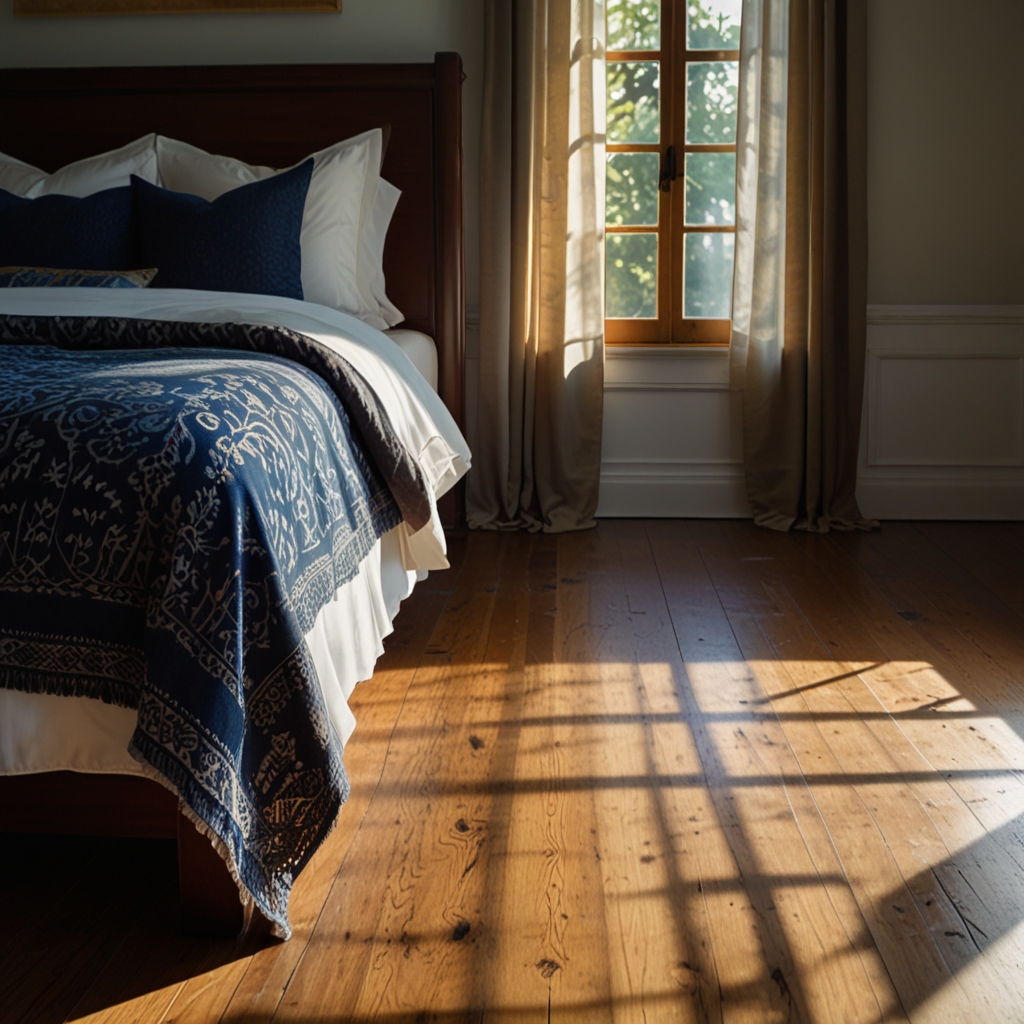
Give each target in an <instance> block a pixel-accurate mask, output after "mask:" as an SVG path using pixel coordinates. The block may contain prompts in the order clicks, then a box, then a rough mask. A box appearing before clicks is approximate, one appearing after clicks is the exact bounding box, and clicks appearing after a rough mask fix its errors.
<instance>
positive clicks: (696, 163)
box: [609, 153, 736, 224]
mask: <svg viewBox="0 0 1024 1024" xmlns="http://www.w3.org/2000/svg"><path fill="white" fill-rule="evenodd" d="M610 187H611V186H610V185H609V188H610ZM686 223H687V224H735V223H736V154H735V153H687V154H686Z"/></svg>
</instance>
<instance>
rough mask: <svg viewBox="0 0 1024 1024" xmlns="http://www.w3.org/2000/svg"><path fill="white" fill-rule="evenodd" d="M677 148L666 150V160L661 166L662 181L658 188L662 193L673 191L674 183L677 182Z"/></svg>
mask: <svg viewBox="0 0 1024 1024" xmlns="http://www.w3.org/2000/svg"><path fill="white" fill-rule="evenodd" d="M676 177H677V174H676V147H675V146H669V147H668V149H666V150H665V160H664V162H663V163H662V165H661V179H660V181H659V182H658V187H659V188H660V189H661V191H662V192H671V191H672V182H673V181H675V180H676Z"/></svg>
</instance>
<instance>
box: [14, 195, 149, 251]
mask: <svg viewBox="0 0 1024 1024" xmlns="http://www.w3.org/2000/svg"><path fill="white" fill-rule="evenodd" d="M140 266H142V264H141V263H140V262H139V260H138V258H137V247H136V236H135V223H134V204H133V202H132V190H131V189H130V188H129V187H128V186H127V185H124V186H122V187H121V188H108V189H106V190H104V191H103V192H96V193H95V194H93V195H91V196H86V197H85V198H83V199H78V198H76V197H74V196H57V195H53V196H40V197H39V198H38V199H22V198H21V197H20V196H16V195H12V194H11V193H10V192H5V191H4V190H3V189H0V267H57V268H74V269H76V270H130V269H131V268H132V267H140Z"/></svg>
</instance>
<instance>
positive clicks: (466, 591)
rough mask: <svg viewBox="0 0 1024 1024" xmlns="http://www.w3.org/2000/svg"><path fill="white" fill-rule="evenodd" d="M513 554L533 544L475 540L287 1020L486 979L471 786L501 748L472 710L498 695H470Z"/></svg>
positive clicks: (288, 999)
mask: <svg viewBox="0 0 1024 1024" xmlns="http://www.w3.org/2000/svg"><path fill="white" fill-rule="evenodd" d="M513 550H519V551H522V544H521V538H519V537H516V536H508V535H495V534H484V535H478V536H474V537H472V538H471V539H470V554H469V555H468V556H467V565H466V566H465V568H464V570H463V572H462V574H461V575H460V578H459V581H458V584H457V587H456V591H455V593H454V594H453V595H452V597H451V599H450V600H449V602H448V605H447V606H446V608H445V611H444V613H443V614H442V616H441V619H440V621H439V623H438V626H437V628H436V629H435V631H434V634H433V636H432V638H431V642H430V645H429V647H428V649H427V651H426V653H425V655H424V657H423V658H422V660H421V662H420V665H419V667H418V669H417V670H416V672H415V675H414V676H413V678H412V682H411V685H410V690H409V696H408V698H407V700H406V702H405V704H404V705H403V708H402V711H401V713H400V715H399V718H398V722H397V725H396V728H395V735H394V737H393V738H392V740H391V744H390V746H389V749H388V755H387V761H386V764H385V767H384V772H383V775H382V777H381V782H380V784H379V786H378V791H377V797H376V798H375V799H374V801H373V802H372V804H371V806H370V807H369V808H368V810H367V814H366V816H365V818H364V821H363V822H362V824H361V826H360V829H359V832H358V833H357V835H356V837H355V839H354V841H353V844H352V846H351V848H350V850H349V852H348V855H347V856H346V858H345V860H344V862H343V863H342V866H341V870H340V871H339V875H338V879H337V881H336V883H335V885H334V887H333V888H332V890H331V893H330V895H329V896H328V899H327V902H326V904H325V907H324V911H323V913H322V914H321V916H320V919H319V921H318V922H317V925H316V928H315V929H314V931H313V935H312V937H311V939H310V942H309V944H308V946H307V948H306V950H305V951H304V954H303V956H302V959H301V960H300V962H299V965H298V967H297V969H296V971H295V974H294V976H293V978H292V981H291V983H290V985H289V986H288V989H287V991H286V993H285V996H284V999H283V1001H282V1003H281V1006H280V1008H279V1010H278V1013H277V1016H276V1018H275V1019H277V1020H303V1021H305V1020H308V1019H309V1018H310V1016H312V1017H314V1018H316V1017H317V1016H318V1015H323V1016H325V1017H326V1016H330V1017H331V1019H342V1020H353V1021H360V1020H372V1019H389V1018H392V1017H395V1016H396V1015H398V1016H400V1015H401V1014H402V1013H408V1012H412V1011H410V1006H412V1005H415V1004H416V1002H417V997H418V996H420V995H422V996H423V999H424V1000H426V1003H425V1004H424V1003H422V1002H421V1003H420V1004H419V1005H430V1006H431V1008H432V1011H433V1012H434V1013H435V1014H437V1015H439V1016H440V1015H443V1013H444V1012H446V1011H449V1010H450V1009H451V1003H452V1001H455V1002H458V1001H459V1000H462V999H464V998H465V997H466V995H467V986H470V985H472V984H475V982H476V979H475V978H474V977H472V976H471V972H470V971H468V970H467V968H466V964H465V961H466V960H471V959H472V952H473V950H474V949H475V947H476V945H477V943H478V937H479V933H480V931H481V926H480V918H479V908H478V907H476V906H474V905H472V898H471V896H470V895H469V894H468V893H467V892H466V890H467V888H471V887H472V886H473V884H474V883H475V880H476V877H477V875H476V874H475V872H474V870H473V869H472V868H471V865H472V863H473V860H474V858H475V857H476V856H477V855H478V852H479V850H478V847H479V843H480V839H481V835H482V829H483V825H484V823H485V822H486V812H485V809H484V808H483V807H482V802H484V801H486V793H481V792H480V791H479V789H478V788H477V789H475V790H474V787H469V791H468V792H467V791H466V787H465V786H463V785H459V782H460V781H462V778H464V776H465V773H466V772H467V771H469V772H470V773H472V767H471V766H472V763H473V760H474V757H475V756H477V755H480V756H483V757H487V756H489V754H490V751H491V748H490V747H488V746H484V747H483V748H482V749H479V750H478V749H477V747H476V746H474V743H473V741H472V739H471V737H472V736H475V735H476V733H475V731H474V728H473V726H472V719H473V717H474V716H483V717H491V718H493V712H494V709H493V707H492V706H491V700H488V699H484V700H476V699H467V698H469V697H470V694H472V693H473V691H474V688H475V687H476V686H482V685H483V686H485V680H487V678H488V676H487V673H486V671H485V669H484V666H485V664H486V662H485V655H486V651H487V637H488V634H489V631H490V624H491V620H492V618H493V615H494V612H495V604H496V597H495V594H496V592H497V591H498V590H499V586H500V584H501V582H502V575H503V572H507V571H510V570H511V571H512V573H513V574H514V573H515V572H516V571H521V569H520V565H519V564H517V560H516V559H514V558H511V557H507V556H509V555H510V554H511V553H512V551H513ZM514 589H515V590H516V592H517V593H518V592H521V591H522V589H523V588H522V587H521V586H519V587H516V588H514ZM501 682H502V680H501V678H500V676H499V678H498V679H497V680H496V681H495V683H494V685H495V686H496V687H497V686H500V685H501ZM484 696H485V697H488V696H489V695H488V694H486V693H485V694H484ZM478 739H479V737H478ZM467 765H468V766H470V767H469V768H467V767H466V766H467ZM382 796H383V797H384V799H381V797H382ZM422 988H425V989H426V990H427V991H428V992H429V995H423V993H422V991H418V990H420V989H422ZM460 1005H461V1004H460Z"/></svg>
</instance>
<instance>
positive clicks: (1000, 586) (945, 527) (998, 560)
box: [917, 523, 1024, 619]
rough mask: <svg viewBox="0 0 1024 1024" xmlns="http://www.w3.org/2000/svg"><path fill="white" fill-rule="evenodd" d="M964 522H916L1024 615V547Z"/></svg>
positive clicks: (923, 531) (932, 539) (989, 587)
mask: <svg viewBox="0 0 1024 1024" xmlns="http://www.w3.org/2000/svg"><path fill="white" fill-rule="evenodd" d="M972 525H973V524H966V523H919V524H917V529H919V530H920V531H921V533H923V534H924V535H925V536H926V537H928V538H929V540H931V541H933V542H934V543H935V544H937V545H938V546H939V547H940V548H942V550H943V551H945V552H946V554H948V555H949V556H950V557H951V558H953V559H955V560H956V561H957V562H959V563H960V565H962V566H963V567H964V568H965V569H966V570H967V571H968V572H969V573H971V575H972V576H974V577H975V578H976V579H978V580H979V581H980V582H981V583H983V584H984V585H985V586H986V587H988V589H989V590H991V591H992V593H993V594H994V595H995V596H996V597H998V598H999V599H1000V600H1001V601H1003V602H1004V603H1005V604H1007V605H1008V606H1009V607H1010V608H1012V609H1013V610H1014V611H1015V612H1016V613H1017V614H1018V615H1019V616H1021V618H1022V619H1024V550H1022V549H1020V548H1017V547H1015V546H1013V545H1010V544H1006V543H1004V542H1002V541H1001V540H999V539H997V538H996V537H995V536H993V535H992V534H991V533H990V532H989V531H988V530H985V529H971V526H972Z"/></svg>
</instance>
